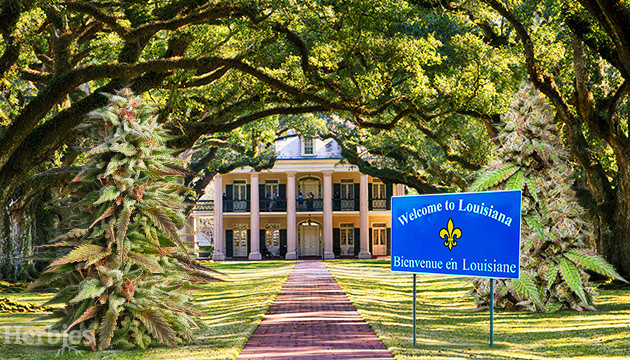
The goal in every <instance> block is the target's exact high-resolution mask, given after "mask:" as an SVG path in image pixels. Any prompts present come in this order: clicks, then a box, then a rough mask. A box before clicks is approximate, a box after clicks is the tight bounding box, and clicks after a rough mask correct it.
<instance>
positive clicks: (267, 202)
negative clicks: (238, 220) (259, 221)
mask: <svg viewBox="0 0 630 360" xmlns="http://www.w3.org/2000/svg"><path fill="white" fill-rule="evenodd" d="M258 203H259V205H258V209H259V211H260V212H284V211H287V200H286V199H261V200H259V202H258Z"/></svg>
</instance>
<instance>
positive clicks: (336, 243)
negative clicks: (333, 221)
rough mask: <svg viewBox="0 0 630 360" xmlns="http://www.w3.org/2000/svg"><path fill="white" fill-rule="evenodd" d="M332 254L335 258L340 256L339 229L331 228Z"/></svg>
mask: <svg viewBox="0 0 630 360" xmlns="http://www.w3.org/2000/svg"><path fill="white" fill-rule="evenodd" d="M333 253H334V254H335V257H339V256H340V255H341V229H339V228H333Z"/></svg>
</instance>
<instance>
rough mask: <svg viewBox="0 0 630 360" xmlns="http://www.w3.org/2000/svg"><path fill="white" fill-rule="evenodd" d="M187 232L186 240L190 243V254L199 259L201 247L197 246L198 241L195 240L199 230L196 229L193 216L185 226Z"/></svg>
mask: <svg viewBox="0 0 630 360" xmlns="http://www.w3.org/2000/svg"><path fill="white" fill-rule="evenodd" d="M185 232H186V234H187V235H186V240H187V241H188V243H189V244H188V248H189V249H190V251H189V252H191V253H192V255H193V256H194V257H199V246H198V245H197V239H196V238H195V237H196V234H197V228H196V227H195V217H194V216H193V215H192V214H191V215H190V216H188V221H187V223H186V226H185Z"/></svg>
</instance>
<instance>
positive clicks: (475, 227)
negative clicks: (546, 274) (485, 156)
mask: <svg viewBox="0 0 630 360" xmlns="http://www.w3.org/2000/svg"><path fill="white" fill-rule="evenodd" d="M391 208H392V212H391V214H392V247H391V254H392V256H391V262H392V264H391V269H392V271H399V272H409V273H430V274H445V275H459V276H478V277H487V278H495V279H517V278H518V277H519V259H520V252H519V250H520V245H521V190H510V191H487V192H476V193H454V194H439V195H420V196H395V197H393V198H392V207H391Z"/></svg>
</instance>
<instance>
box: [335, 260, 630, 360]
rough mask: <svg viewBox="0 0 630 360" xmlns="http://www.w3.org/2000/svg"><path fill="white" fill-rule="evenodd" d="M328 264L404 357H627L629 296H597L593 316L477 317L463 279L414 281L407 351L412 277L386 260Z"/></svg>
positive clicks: (382, 336) (607, 293) (365, 314)
mask: <svg viewBox="0 0 630 360" xmlns="http://www.w3.org/2000/svg"><path fill="white" fill-rule="evenodd" d="M326 265H327V267H328V269H329V270H330V272H331V273H332V275H333V276H334V277H335V279H336V280H337V282H338V283H339V285H340V286H341V288H342V289H343V290H344V292H345V293H346V294H347V295H348V298H349V299H350V301H351V302H352V303H353V304H354V306H355V308H357V310H358V311H359V313H360V314H361V316H362V317H363V318H364V319H365V320H366V321H367V323H368V324H369V325H370V326H371V327H372V329H373V330H374V332H375V333H376V334H377V335H378V336H379V337H380V339H381V340H382V341H383V342H384V343H385V345H386V346H387V348H388V349H389V350H390V351H391V352H392V354H393V355H394V356H395V357H396V359H398V360H402V359H471V358H474V359H628V358H630V290H601V291H600V295H599V296H598V297H597V298H596V306H597V308H598V311H597V312H587V313H578V312H574V311H559V312H556V313H527V312H515V311H496V312H495V346H494V347H492V348H491V347H490V346H489V311H488V310H486V311H479V312H477V311H474V303H473V301H472V299H471V298H470V297H465V296H464V295H465V293H466V292H467V291H468V290H469V289H470V285H468V279H467V278H455V277H447V276H440V275H418V300H417V301H418V303H417V306H418V310H417V314H418V315H417V319H418V335H417V348H415V349H414V348H413V347H412V326H411V324H412V305H411V304H412V299H411V292H412V275H408V274H400V273H392V272H391V271H390V270H389V261H379V260H366V261H357V260H333V261H326Z"/></svg>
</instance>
